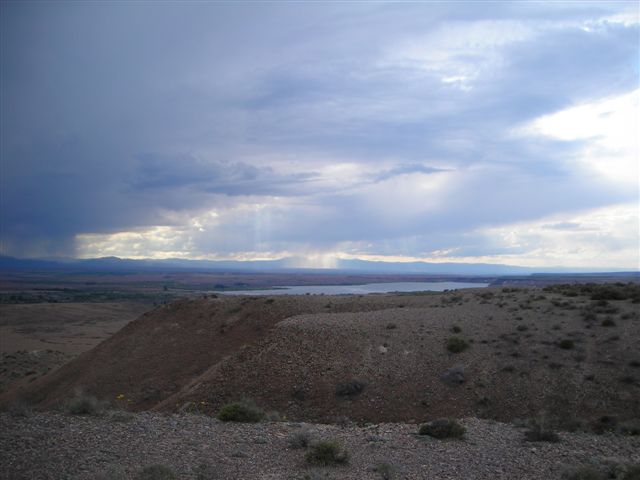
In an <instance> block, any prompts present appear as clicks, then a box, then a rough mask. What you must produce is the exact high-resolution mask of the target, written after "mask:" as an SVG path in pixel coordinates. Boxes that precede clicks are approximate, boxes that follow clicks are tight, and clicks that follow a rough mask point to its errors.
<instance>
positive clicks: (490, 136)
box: [0, 1, 640, 268]
mask: <svg viewBox="0 0 640 480" xmlns="http://www.w3.org/2000/svg"><path fill="white" fill-rule="evenodd" d="M0 8H2V25H1V26H2V38H1V48H2V71H1V76H2V89H1V95H2V106H1V108H2V125H1V128H2V132H1V133H2V146H1V149H2V150H1V167H2V175H1V177H2V178H1V180H0V181H1V189H2V200H1V202H0V214H1V217H2V229H1V230H2V231H1V232H0V234H1V235H2V253H3V254H9V255H15V256H55V255H71V256H100V255H107V254H109V255H120V256H139V257H144V256H149V257H163V256H181V257H185V258H275V257H278V256H284V255H297V256H299V255H305V254H308V255H310V256H313V255H318V254H320V255H335V256H347V257H360V258H367V257H376V256H380V257H390V258H391V257H393V258H400V257H402V258H408V259H409V258H410V259H434V258H435V259H444V260H447V261H455V260H456V259H465V260H466V261H475V260H478V261H479V260H487V259H488V260H492V261H504V262H507V263H514V264H539V265H545V264H546V265H557V264H558V262H562V261H563V258H564V259H566V258H570V259H571V262H572V265H575V266H578V265H582V264H585V265H588V264H590V263H589V262H591V263H593V264H594V265H596V264H597V265H598V266H612V267H614V266H615V267H618V268H620V267H625V268H638V267H640V264H639V259H638V254H637V244H638V229H637V228H635V230H634V227H635V226H637V224H638V209H637V208H638V200H639V193H638V181H637V179H638V144H637V139H634V138H633V137H635V135H634V134H633V132H634V131H637V129H638V128H639V125H638V64H637V56H638V36H639V21H638V16H639V9H638V6H637V4H633V3H632V2H629V3H624V2H601V3H600V2H584V3H576V2H566V3H564V2H554V3H552V4H546V5H545V4H541V3H516V2H506V3H500V2H498V3H496V2H489V3H486V4H483V3H481V2H474V3H468V2H467V3H464V4H455V3H453V2H442V3H424V4H421V3H404V4H403V3H362V4H360V3H344V4H340V3H339V4H333V3H332V4H318V3H300V4H296V3H289V2H287V3H284V2H283V3H278V2H272V3H264V4H262V3H240V4H228V3H213V2H212V3H201V2H162V3H160V2H159V3H150V2H113V3H107V2H105V3H78V2H58V1H53V2H28V1H25V2H3V4H2V6H1V7H0ZM620 98H621V99H624V101H618V102H617V103H616V99H620ZM576 108H582V109H583V110H579V112H578V114H576V115H571V112H573V111H575V109H576ZM567 112H568V113H567ZM581 112H582V113H581ZM584 112H586V113H584ZM559 115H560V117H558V116H559ZM562 115H564V116H562ZM554 118H559V119H560V120H559V121H558V122H556V123H553V121H554V120H553V119H554ZM588 122H591V123H590V124H589V123H588ZM549 125H552V127H549ZM590 125H591V127H590ZM629 132H630V133H629ZM590 212H596V213H593V214H592V215H591V217H592V218H598V219H600V220H599V223H594V222H591V223H588V228H586V227H585V228H579V227H580V226H584V225H587V224H585V221H584V219H585V218H589V216H590ZM621 212H623V213H621ZM621 215H622V216H621ZM614 219H615V221H614ZM612 225H618V226H619V230H616V231H615V232H614V233H615V234H613V233H612V232H613V230H612V229H613V228H614V227H612ZM532 230H533V231H535V232H536V234H535V235H534V234H531V231H532ZM504 232H512V235H509V234H506V233H504ZM554 235H556V236H555V237H554ZM567 235H573V236H572V237H567ZM561 236H562V237H561ZM554 238H556V239H560V238H566V239H567V242H566V243H567V246H565V245H564V243H563V242H560V241H558V242H556V245H557V248H556V249H555V250H554V247H553V245H554V240H553V239H554ZM569 238H571V239H573V241H575V242H577V243H576V245H575V246H574V247H575V248H571V247H569V246H568V245H569V244H570V243H571V241H570V240H569ZM607 238H609V239H610V242H609V243H607V241H606V239H607ZM563 248H566V251H565V250H560V249H563ZM576 249H577V250H579V251H580V252H582V253H579V254H575V255H574V256H571V255H573V253H571V252H569V250H571V251H572V252H573V251H574V250H576ZM577 250H576V251H577ZM563 252H564V253H563ZM570 253H571V254H570ZM564 254H566V255H564ZM594 255H595V256H596V257H597V258H595V259H594V258H593V256H594Z"/></svg>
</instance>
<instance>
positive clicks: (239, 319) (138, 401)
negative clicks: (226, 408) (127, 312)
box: [3, 296, 426, 409]
mask: <svg viewBox="0 0 640 480" xmlns="http://www.w3.org/2000/svg"><path fill="white" fill-rule="evenodd" d="M423 298H426V297H416V299H414V300H413V301H414V302H416V301H418V302H420V301H423ZM397 304H398V299H396V298H394V297H392V296H389V297H387V296H371V297H367V298H366V299H364V298H361V297H353V296H340V297H333V298H332V297H324V296H303V297H288V296H282V297H274V298H265V297H223V296H221V297H217V298H216V297H209V298H206V299H199V300H180V301H177V302H174V303H172V304H170V305H168V306H165V307H160V308H157V309H155V310H153V311H150V312H147V313H145V314H143V315H142V316H141V317H140V318H138V319H137V320H136V321H134V322H131V323H129V324H128V325H126V326H125V327H124V328H123V329H122V330H120V331H119V332H118V333H116V334H115V335H114V336H113V337H111V338H109V339H108V340H106V341H105V342H103V343H101V344H99V345H98V346H96V347H95V348H94V349H92V350H90V351H88V352H85V353H83V354H81V355H80V356H79V357H78V358H77V359H75V360H74V361H72V362H70V363H69V364H67V365H65V366H64V367H62V368H61V369H60V370H58V371H56V372H52V373H51V374H50V375H47V376H46V377H43V378H41V379H39V380H38V381H36V382H33V384H31V385H29V386H28V387H26V388H24V387H23V388H21V389H20V390H19V391H13V392H9V393H8V394H7V395H5V396H4V397H3V399H4V402H5V403H6V402H8V401H13V400H14V399H16V398H17V397H23V398H25V399H26V400H27V401H30V402H35V403H38V404H40V405H42V406H44V407H50V406H53V405H56V404H58V403H60V402H61V401H63V400H64V399H65V398H67V397H69V396H70V395H72V394H73V392H74V390H75V389H77V388H82V389H84V390H85V391H86V392H87V393H89V394H92V395H96V396H98V397H103V398H107V399H113V398H115V397H116V396H117V395H118V394H119V393H126V396H127V400H128V403H129V406H130V408H133V409H148V408H151V407H153V406H155V405H156V404H157V403H158V402H159V401H161V400H164V399H166V398H167V397H168V396H170V395H172V394H175V393H177V392H178V391H179V390H180V389H181V388H182V387H183V386H184V385H186V384H188V383H189V382H190V381H191V380H192V379H193V378H195V377H197V376H199V375H201V374H202V373H203V372H205V371H206V370H207V369H209V368H210V367H211V366H213V365H216V364H217V363H218V362H220V361H221V360H222V359H224V358H225V357H226V356H228V355H231V354H233V353H235V352H237V351H238V350H239V348H240V347H242V346H243V345H250V344H252V343H254V342H256V341H257V340H259V339H261V338H263V337H264V336H265V335H266V333H267V332H268V331H269V330H270V329H271V328H272V327H273V326H274V325H275V324H276V323H277V322H279V321H280V320H283V319H285V318H287V317H290V316H295V315H299V314H303V313H311V312H321V311H358V310H373V309H381V308H389V307H391V306H395V305H397Z"/></svg>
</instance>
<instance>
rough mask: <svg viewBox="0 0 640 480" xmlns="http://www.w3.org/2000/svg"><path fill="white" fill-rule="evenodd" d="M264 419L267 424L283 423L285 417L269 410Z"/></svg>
mask: <svg viewBox="0 0 640 480" xmlns="http://www.w3.org/2000/svg"><path fill="white" fill-rule="evenodd" d="M264 419H265V420H266V421H267V422H283V421H284V420H285V419H286V417H283V416H282V415H281V414H280V412H277V411H276V410H269V411H268V412H267V413H265V414H264Z"/></svg>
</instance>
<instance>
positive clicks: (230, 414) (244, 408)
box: [218, 400, 265, 423]
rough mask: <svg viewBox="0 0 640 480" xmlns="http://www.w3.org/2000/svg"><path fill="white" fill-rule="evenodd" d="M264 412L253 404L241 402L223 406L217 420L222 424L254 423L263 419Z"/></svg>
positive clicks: (245, 401)
mask: <svg viewBox="0 0 640 480" xmlns="http://www.w3.org/2000/svg"><path fill="white" fill-rule="evenodd" d="M264 415H265V413H264V411H263V410H262V409H261V408H259V407H257V406H256V405H255V404H254V403H253V402H249V401H247V400H243V401H242V402H236V403H230V404H228V405H225V406H224V407H222V408H221V409H220V412H218V419H219V420H222V421H223V422H243V423H256V422H259V421H260V420H262V419H263V418H264Z"/></svg>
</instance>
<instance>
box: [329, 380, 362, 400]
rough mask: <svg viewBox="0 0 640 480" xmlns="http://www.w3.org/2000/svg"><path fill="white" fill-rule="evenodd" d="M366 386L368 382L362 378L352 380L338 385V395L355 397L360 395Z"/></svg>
mask: <svg viewBox="0 0 640 480" xmlns="http://www.w3.org/2000/svg"><path fill="white" fill-rule="evenodd" d="M366 386H367V384H366V383H364V382H361V381H360V380H350V381H348V382H344V383H340V384H338V385H337V386H336V395H337V396H338V397H354V396H356V395H360V394H361V393H362V392H363V391H364V389H365V387H366Z"/></svg>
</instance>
